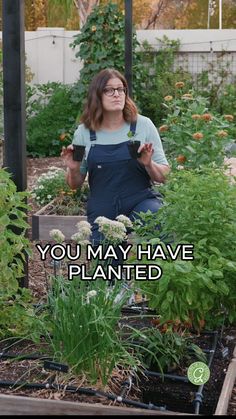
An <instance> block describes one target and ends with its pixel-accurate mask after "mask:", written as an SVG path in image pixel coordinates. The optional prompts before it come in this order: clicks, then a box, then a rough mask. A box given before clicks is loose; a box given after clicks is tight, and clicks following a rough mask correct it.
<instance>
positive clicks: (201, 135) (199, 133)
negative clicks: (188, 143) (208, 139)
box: [193, 132, 203, 140]
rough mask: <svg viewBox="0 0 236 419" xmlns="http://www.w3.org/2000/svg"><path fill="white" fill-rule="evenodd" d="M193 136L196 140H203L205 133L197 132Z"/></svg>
mask: <svg viewBox="0 0 236 419" xmlns="http://www.w3.org/2000/svg"><path fill="white" fill-rule="evenodd" d="M193 138H194V140H201V139H202V138H203V134H202V133H201V132H195V134H193Z"/></svg>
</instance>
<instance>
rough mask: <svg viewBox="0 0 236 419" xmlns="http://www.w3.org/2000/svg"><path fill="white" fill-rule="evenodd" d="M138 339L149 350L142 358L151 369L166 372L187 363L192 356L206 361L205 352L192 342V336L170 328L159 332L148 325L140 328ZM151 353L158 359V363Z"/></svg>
mask: <svg viewBox="0 0 236 419" xmlns="http://www.w3.org/2000/svg"><path fill="white" fill-rule="evenodd" d="M147 338H148V342H147ZM139 341H140V344H141V345H142V346H146V347H148V349H149V351H150V352H149V353H147V352H146V353H145V354H144V358H145V361H146V363H147V364H148V366H149V369H151V370H152V371H153V370H154V369H158V370H160V371H165V372H167V373H168V372H170V371H171V370H172V369H176V367H181V366H183V365H184V364H185V365H186V363H189V362H190V360H191V359H192V358H193V356H194V357H195V359H197V360H200V361H203V362H205V361H206V356H205V354H204V353H203V351H202V350H201V349H200V348H199V346H197V345H195V344H194V343H193V337H192V336H190V335H189V334H184V333H177V332H173V331H172V330H171V329H169V330H167V331H166V332H163V331H162V332H161V331H160V330H159V329H158V328H157V327H150V328H145V329H143V330H142V334H140V337H139ZM153 353H155V355H156V357H157V359H158V365H157V363H156V360H155V359H154V358H153V356H152V354H153Z"/></svg>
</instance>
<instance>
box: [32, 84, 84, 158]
mask: <svg viewBox="0 0 236 419" xmlns="http://www.w3.org/2000/svg"><path fill="white" fill-rule="evenodd" d="M72 89H73V88H72V87H71V86H67V85H61V84H58V83H56V84H55V83H54V84H52V83H50V84H49V85H43V86H41V87H40V88H38V89H37V90H36V92H35V89H34V88H32V89H30V88H29V89H28V99H27V114H28V119H27V152H28V154H29V155H31V156H34V157H43V156H58V155H59V154H60V152H61V148H62V145H65V139H66V134H67V133H68V138H67V139H68V143H69V142H71V141H70V140H71V130H72V129H73V130H74V129H75V126H76V116H77V113H78V104H77V102H76V101H75V99H74V98H72ZM38 98H39V100H38Z"/></svg>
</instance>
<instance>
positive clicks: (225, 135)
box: [217, 129, 228, 138]
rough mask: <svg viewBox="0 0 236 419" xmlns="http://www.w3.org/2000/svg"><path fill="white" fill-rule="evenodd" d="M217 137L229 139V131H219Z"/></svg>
mask: <svg viewBox="0 0 236 419" xmlns="http://www.w3.org/2000/svg"><path fill="white" fill-rule="evenodd" d="M217 135H218V137H222V138H223V137H227V135H228V132H227V131H225V130H223V129H221V130H220V131H217Z"/></svg>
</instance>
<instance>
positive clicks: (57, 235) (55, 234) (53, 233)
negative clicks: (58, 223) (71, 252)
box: [49, 229, 65, 243]
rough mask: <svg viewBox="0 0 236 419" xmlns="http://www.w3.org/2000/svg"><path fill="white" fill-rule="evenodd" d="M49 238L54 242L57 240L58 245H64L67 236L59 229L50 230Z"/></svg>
mask: <svg viewBox="0 0 236 419" xmlns="http://www.w3.org/2000/svg"><path fill="white" fill-rule="evenodd" d="M49 236H50V237H51V238H52V239H53V240H55V241H56V242H57V243H62V242H63V241H64V240H65V236H64V234H63V233H62V232H61V230H57V229H53V230H50V232H49Z"/></svg>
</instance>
